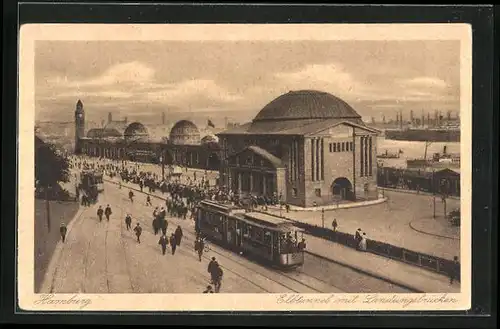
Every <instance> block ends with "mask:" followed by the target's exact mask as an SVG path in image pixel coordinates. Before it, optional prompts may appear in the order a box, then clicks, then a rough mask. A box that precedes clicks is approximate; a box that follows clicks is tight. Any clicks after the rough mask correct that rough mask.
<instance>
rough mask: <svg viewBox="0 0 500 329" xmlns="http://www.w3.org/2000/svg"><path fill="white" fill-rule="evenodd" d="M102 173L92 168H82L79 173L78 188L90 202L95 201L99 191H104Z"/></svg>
mask: <svg viewBox="0 0 500 329" xmlns="http://www.w3.org/2000/svg"><path fill="white" fill-rule="evenodd" d="M103 183H104V181H103V173H102V172H100V171H94V170H84V171H82V173H81V174H80V184H79V189H80V190H82V191H83V193H84V194H85V195H86V196H87V198H88V199H89V201H90V202H94V203H95V202H97V198H98V195H99V193H101V192H103V191H104V187H103Z"/></svg>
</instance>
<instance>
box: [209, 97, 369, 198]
mask: <svg viewBox="0 0 500 329" xmlns="http://www.w3.org/2000/svg"><path fill="white" fill-rule="evenodd" d="M378 134H379V131H378V130H376V129H373V128H370V127H368V126H366V125H365V124H364V123H363V121H362V120H361V116H360V115H359V114H358V113H357V112H356V111H355V110H354V109H353V108H352V107H351V106H349V105H348V104H347V103H346V102H344V101H343V100H341V99H339V98H337V97H335V96H333V95H331V94H328V93H325V92H320V91H314V90H301V91H291V92H289V93H287V94H284V95H282V96H280V97H278V98H276V99H275V100H273V101H272V102H270V103H269V104H268V105H266V106H265V107H264V108H263V109H262V110H261V111H260V112H259V113H258V114H257V116H256V117H255V118H254V120H253V121H252V122H250V123H247V124H244V125H241V126H238V127H235V128H232V129H229V130H226V131H224V132H221V133H219V134H218V137H219V144H220V146H221V159H222V165H221V169H220V177H221V179H220V182H221V184H222V185H224V186H226V187H229V188H230V189H232V190H235V191H238V192H239V193H241V194H242V195H248V194H252V195H267V196H272V195H276V196H278V197H279V198H280V199H281V200H282V201H284V202H287V203H289V204H291V205H296V206H300V207H311V206H314V205H317V206H324V205H330V204H335V203H337V202H339V201H341V200H352V201H354V200H359V199H376V198H377V197H378V192H377V185H376V177H377V172H376V171H377V161H376V154H377V150H376V149H377V135H378Z"/></svg>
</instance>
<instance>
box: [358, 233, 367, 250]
mask: <svg viewBox="0 0 500 329" xmlns="http://www.w3.org/2000/svg"><path fill="white" fill-rule="evenodd" d="M359 250H361V251H366V233H365V232H363V235H362V236H361V240H360V241H359Z"/></svg>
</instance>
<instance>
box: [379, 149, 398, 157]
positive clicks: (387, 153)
mask: <svg viewBox="0 0 500 329" xmlns="http://www.w3.org/2000/svg"><path fill="white" fill-rule="evenodd" d="M401 154H403V151H402V150H399V151H398V152H397V153H389V151H387V150H385V153H382V154H377V158H378V159H399V156H400V155H401Z"/></svg>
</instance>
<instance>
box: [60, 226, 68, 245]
mask: <svg viewBox="0 0 500 329" xmlns="http://www.w3.org/2000/svg"><path fill="white" fill-rule="evenodd" d="M59 232H60V233H61V239H62V242H63V243H64V241H65V240H66V233H67V232H68V228H67V227H66V224H64V223H61V227H60V228H59Z"/></svg>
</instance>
